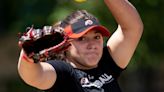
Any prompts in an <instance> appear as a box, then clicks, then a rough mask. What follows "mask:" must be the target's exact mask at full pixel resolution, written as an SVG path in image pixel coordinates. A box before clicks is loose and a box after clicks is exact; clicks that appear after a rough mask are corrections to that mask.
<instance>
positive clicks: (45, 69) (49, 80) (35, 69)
mask: <svg viewBox="0 0 164 92" xmlns="http://www.w3.org/2000/svg"><path fill="white" fill-rule="evenodd" d="M23 55H25V53H24V52H23V50H22V51H21V54H20V58H19V62H18V72H19V74H20V76H21V78H22V79H23V80H24V81H25V82H26V83H27V84H29V85H31V86H34V87H36V88H38V89H48V88H50V87H51V86H52V85H53V84H54V83H55V81H56V72H55V70H54V68H53V67H52V66H51V65H50V64H48V63H44V62H40V63H37V64H35V63H31V62H33V60H32V59H29V58H28V57H27V56H26V55H25V56H26V58H24V57H23ZM28 61H30V62H28Z"/></svg>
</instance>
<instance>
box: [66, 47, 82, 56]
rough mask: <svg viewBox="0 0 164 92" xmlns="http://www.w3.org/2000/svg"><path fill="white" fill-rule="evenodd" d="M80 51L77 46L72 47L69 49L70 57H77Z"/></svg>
mask: <svg viewBox="0 0 164 92" xmlns="http://www.w3.org/2000/svg"><path fill="white" fill-rule="evenodd" d="M80 51H81V48H80V47H78V46H74V45H72V46H70V48H69V52H70V55H71V56H73V57H77V56H78V55H79V54H80Z"/></svg>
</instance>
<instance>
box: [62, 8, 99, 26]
mask: <svg viewBox="0 0 164 92" xmlns="http://www.w3.org/2000/svg"><path fill="white" fill-rule="evenodd" d="M79 19H96V20H97V18H96V17H94V16H93V15H92V14H90V13H88V12H87V11H86V10H77V11H75V12H73V13H71V14H70V15H68V16H67V17H66V18H65V19H64V20H63V21H62V22H61V27H63V28H65V27H66V26H68V25H70V24H73V23H75V22H77V21H78V20H79ZM97 21H98V20H97Z"/></svg>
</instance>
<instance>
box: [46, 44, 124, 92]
mask: <svg viewBox="0 0 164 92" xmlns="http://www.w3.org/2000/svg"><path fill="white" fill-rule="evenodd" d="M48 63H50V64H51V65H52V66H53V67H54V68H55V70H56V73H57V80H56V82H55V84H54V85H53V87H52V88H50V89H48V90H46V92H121V90H120V87H119V85H118V82H117V78H118V77H119V75H120V73H121V72H122V71H123V69H121V68H120V67H118V66H117V65H116V64H115V62H114V61H113V59H112V58H111V56H110V54H109V52H108V50H107V47H104V49H103V56H102V58H101V60H100V62H99V64H98V67H97V68H94V69H89V70H81V69H76V68H73V67H72V66H71V65H70V64H68V63H66V62H64V61H53V60H52V61H48Z"/></svg>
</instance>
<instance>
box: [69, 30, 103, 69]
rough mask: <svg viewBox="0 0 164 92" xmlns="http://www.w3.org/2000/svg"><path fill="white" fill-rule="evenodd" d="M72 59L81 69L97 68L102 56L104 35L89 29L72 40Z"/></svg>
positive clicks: (70, 49)
mask: <svg viewBox="0 0 164 92" xmlns="http://www.w3.org/2000/svg"><path fill="white" fill-rule="evenodd" d="M69 52H70V53H69V54H70V57H71V59H70V61H71V62H72V63H73V64H74V65H75V66H76V67H77V68H80V69H90V68H95V67H96V66H97V64H98V62H99V60H100V59H101V57H102V52H103V37H102V35H101V33H99V32H98V31H92V30H91V31H89V32H88V33H86V34H85V35H83V36H82V37H80V38H78V39H75V40H73V41H72V42H71V46H70V48H69Z"/></svg>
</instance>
